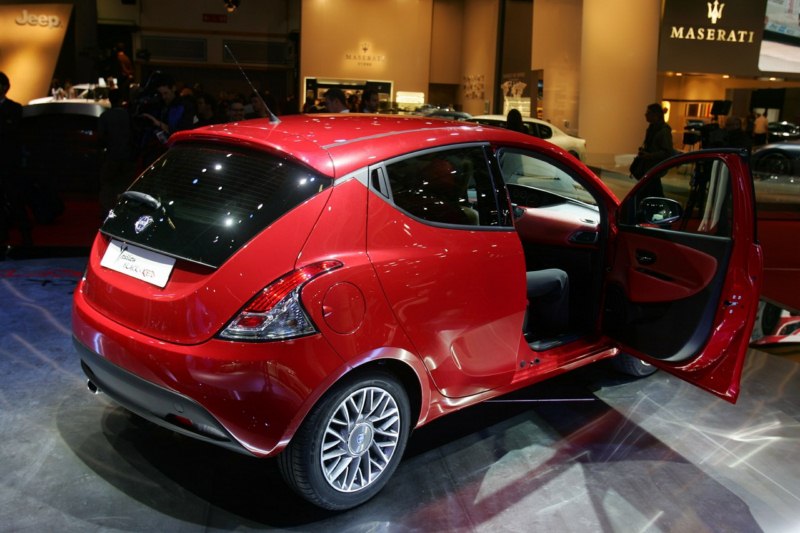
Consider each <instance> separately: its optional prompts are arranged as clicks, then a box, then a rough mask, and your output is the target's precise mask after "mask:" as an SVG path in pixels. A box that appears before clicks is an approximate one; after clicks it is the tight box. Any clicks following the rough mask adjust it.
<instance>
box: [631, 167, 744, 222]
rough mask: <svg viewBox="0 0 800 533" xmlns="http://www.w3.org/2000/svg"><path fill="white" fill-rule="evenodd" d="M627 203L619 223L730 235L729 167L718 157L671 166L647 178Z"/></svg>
mask: <svg viewBox="0 0 800 533" xmlns="http://www.w3.org/2000/svg"><path fill="white" fill-rule="evenodd" d="M648 198H652V199H653V200H648ZM656 198H666V199H668V200H670V201H671V203H666V202H661V201H657V200H655V199H656ZM626 205H627V209H628V211H627V212H628V215H629V218H628V219H627V220H626V221H622V223H626V222H627V223H629V224H636V225H642V226H650V227H660V228H663V229H669V230H674V231H681V232H686V233H698V234H703V235H714V236H717V237H730V236H731V235H732V231H733V200H732V191H731V180H730V171H729V169H728V167H727V165H726V164H725V162H724V161H722V160H720V159H703V160H700V161H694V162H691V163H687V164H684V165H680V166H673V167H670V168H669V169H668V170H667V171H665V172H662V173H661V174H660V175H658V176H654V177H653V178H651V179H650V180H648V182H647V183H646V184H645V186H644V187H643V188H642V189H641V190H639V191H637V193H636V196H635V201H633V202H631V203H630V204H626ZM671 206H673V207H674V209H673V208H672V207H671Z"/></svg>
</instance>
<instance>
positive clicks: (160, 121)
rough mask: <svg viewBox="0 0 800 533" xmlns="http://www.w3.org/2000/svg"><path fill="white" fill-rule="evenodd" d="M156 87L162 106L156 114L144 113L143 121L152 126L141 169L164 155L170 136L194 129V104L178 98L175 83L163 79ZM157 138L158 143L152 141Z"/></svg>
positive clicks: (166, 78) (142, 152)
mask: <svg viewBox="0 0 800 533" xmlns="http://www.w3.org/2000/svg"><path fill="white" fill-rule="evenodd" d="M157 83H158V85H157V86H156V90H157V91H158V95H159V97H160V99H161V105H160V107H159V108H158V110H156V111H155V112H154V113H142V114H141V115H140V116H141V117H142V118H143V119H146V120H149V121H150V123H151V124H152V128H151V131H150V132H149V134H148V137H149V138H148V139H146V142H145V143H143V146H144V147H143V148H142V149H141V154H140V158H141V161H140V168H141V169H144V168H146V167H147V166H149V165H150V164H151V163H152V162H153V161H155V160H156V159H158V157H159V156H161V154H162V153H164V150H165V145H166V143H167V140H168V139H169V136H170V135H172V134H173V133H175V132H176V131H182V130H189V129H192V128H193V127H194V114H195V112H194V103H193V102H192V101H191V100H190V99H189V98H183V97H180V96H178V91H177V88H176V85H175V82H174V81H172V80H171V79H169V78H168V77H163V78H161V79H160V80H159V81H158V82H157ZM152 137H155V138H156V139H158V141H157V142H153V141H152V140H151V139H152Z"/></svg>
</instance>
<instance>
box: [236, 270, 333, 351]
mask: <svg viewBox="0 0 800 533" xmlns="http://www.w3.org/2000/svg"><path fill="white" fill-rule="evenodd" d="M341 266H342V263H341V261H336V260H327V261H320V262H317V263H312V264H310V265H306V266H304V267H301V268H298V269H297V270H293V271H291V272H289V273H288V274H285V275H284V276H282V277H280V278H278V279H277V280H275V281H274V282H272V283H270V284H269V285H268V286H267V287H266V288H264V290H262V291H261V293H259V294H258V295H257V296H256V297H255V298H253V299H252V300H251V301H250V303H248V304H247V306H246V307H245V308H244V309H243V310H242V311H241V312H240V313H239V315H238V316H236V317H235V318H234V319H233V320H232V321H231V322H230V323H229V324H228V326H227V327H226V328H225V329H224V330H222V332H221V333H220V336H221V337H225V338H229V339H242V340H280V339H287V338H293V337H300V336H303V335H310V334H311V333H316V331H317V329H316V327H314V324H313V323H312V322H311V320H310V319H309V318H308V316H307V315H306V313H305V311H304V310H303V306H302V305H301V303H300V289H301V288H302V286H303V285H304V284H306V283H307V282H308V281H309V280H311V279H313V278H315V277H317V276H319V275H320V274H324V273H325V272H328V271H330V270H334V269H336V268H339V267H341Z"/></svg>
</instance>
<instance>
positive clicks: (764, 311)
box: [750, 300, 783, 341]
mask: <svg viewBox="0 0 800 533" xmlns="http://www.w3.org/2000/svg"><path fill="white" fill-rule="evenodd" d="M782 311H783V309H781V308H780V307H778V306H777V305H773V304H771V303H767V302H765V301H764V300H760V301H759V302H758V312H757V313H756V321H755V324H753V332H752V333H751V334H750V340H751V341H756V340H758V339H760V338H761V337H764V336H765V335H772V334H773V333H774V331H775V328H776V327H778V321H779V320H780V319H781V313H782Z"/></svg>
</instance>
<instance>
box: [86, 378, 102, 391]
mask: <svg viewBox="0 0 800 533" xmlns="http://www.w3.org/2000/svg"><path fill="white" fill-rule="evenodd" d="M86 388H87V389H89V392H91V393H92V394H100V392H101V391H100V388H99V387H98V386H97V385H95V383H94V381H92V380H91V379H87V380H86Z"/></svg>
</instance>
